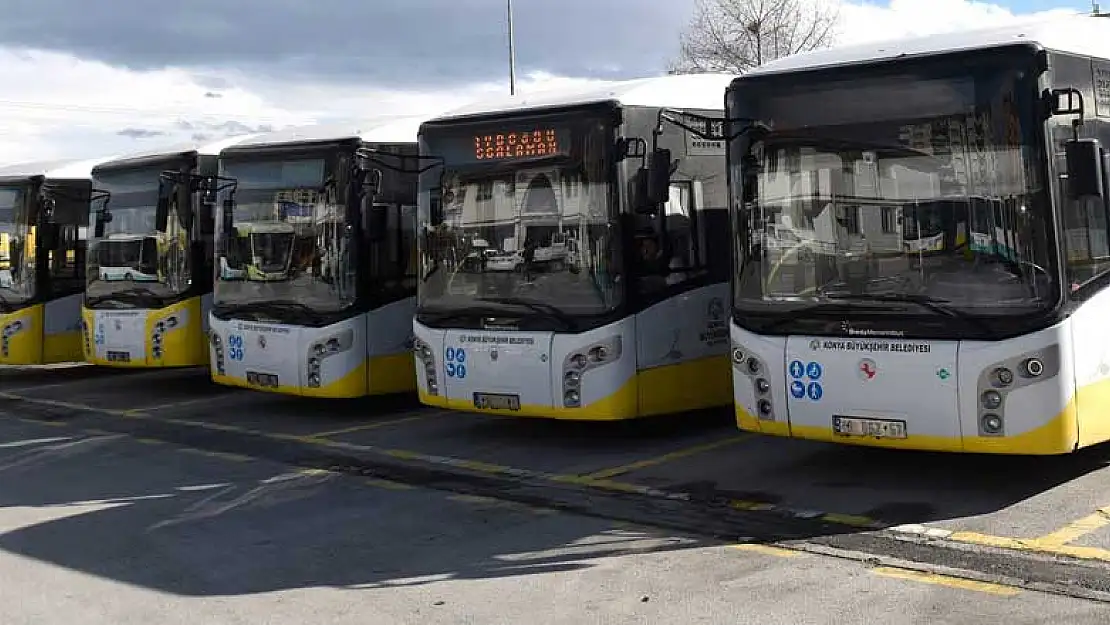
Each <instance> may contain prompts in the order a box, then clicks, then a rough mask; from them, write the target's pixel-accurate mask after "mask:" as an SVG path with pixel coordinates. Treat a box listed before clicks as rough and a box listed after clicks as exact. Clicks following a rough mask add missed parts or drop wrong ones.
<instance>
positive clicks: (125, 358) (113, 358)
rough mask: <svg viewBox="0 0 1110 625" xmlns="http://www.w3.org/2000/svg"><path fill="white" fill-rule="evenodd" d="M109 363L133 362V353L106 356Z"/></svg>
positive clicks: (111, 352) (117, 353)
mask: <svg viewBox="0 0 1110 625" xmlns="http://www.w3.org/2000/svg"><path fill="white" fill-rule="evenodd" d="M105 357H106V358H107V359H108V362H131V352H113V351H109V352H107V354H105Z"/></svg>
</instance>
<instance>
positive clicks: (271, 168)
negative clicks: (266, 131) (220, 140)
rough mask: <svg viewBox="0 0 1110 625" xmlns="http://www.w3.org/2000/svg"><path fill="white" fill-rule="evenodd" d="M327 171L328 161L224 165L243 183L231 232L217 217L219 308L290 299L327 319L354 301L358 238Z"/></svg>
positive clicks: (216, 295)
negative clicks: (354, 235) (326, 181)
mask: <svg viewBox="0 0 1110 625" xmlns="http://www.w3.org/2000/svg"><path fill="white" fill-rule="evenodd" d="M326 168H327V167H326V161H325V160H324V159H322V158H302V159H289V160H281V159H277V160H275V159H267V160H254V159H247V160H239V159H236V160H230V161H225V162H224V173H223V175H224V176H228V177H231V178H234V179H235V180H237V181H238V186H237V190H236V192H235V206H234V208H233V211H232V215H231V219H230V223H231V228H230V230H226V229H225V227H224V224H225V223H227V220H226V217H224V218H222V219H220V220H217V248H216V249H217V253H216V254H217V261H216V277H217V280H216V288H215V293H214V296H213V297H214V301H215V303H216V304H217V305H219V306H223V307H232V308H233V307H235V306H244V305H245V306H252V307H257V306H263V307H264V306H265V305H266V304H267V303H277V302H284V303H288V302H291V301H292V302H297V303H298V304H299V305H303V306H305V307H306V308H307V309H309V310H311V311H314V312H317V313H324V314H328V313H335V312H340V311H342V310H343V309H345V308H347V307H349V306H350V305H352V304H353V303H354V301H355V290H356V277H355V276H356V274H355V265H354V258H355V256H354V254H355V250H354V247H355V240H354V237H353V233H352V232H351V228H349V227H348V225H347V215H346V205H345V202H344V200H343V198H342V197H340V196H341V195H345V194H342V193H341V192H340V191H338V190H337V185H335V184H325V170H326Z"/></svg>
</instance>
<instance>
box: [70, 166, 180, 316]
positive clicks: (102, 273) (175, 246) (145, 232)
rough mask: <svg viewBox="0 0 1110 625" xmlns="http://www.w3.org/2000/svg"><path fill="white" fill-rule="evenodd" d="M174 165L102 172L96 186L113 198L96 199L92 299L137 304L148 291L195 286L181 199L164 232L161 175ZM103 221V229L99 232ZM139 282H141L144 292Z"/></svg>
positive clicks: (165, 292)
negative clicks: (159, 227)
mask: <svg viewBox="0 0 1110 625" xmlns="http://www.w3.org/2000/svg"><path fill="white" fill-rule="evenodd" d="M172 168H173V164H169V165H167V164H160V165H158V166H156V167H151V166H145V167H135V168H127V169H109V170H106V171H103V172H97V173H96V174H95V175H94V177H93V186H94V187H95V188H96V189H97V190H100V191H106V192H107V193H108V195H107V197H105V198H104V199H101V200H98V201H94V202H93V205H92V213H91V216H90V222H91V224H92V227H91V228H90V230H91V233H92V236H90V237H89V239H90V240H89V254H88V261H87V269H86V272H85V279H86V296H87V298H88V301H89V303H90V304H96V303H99V302H108V301H111V302H113V303H116V304H122V305H132V304H135V305H137V304H138V302H139V301H141V300H142V299H143V298H145V297H148V296H151V295H153V296H156V297H167V298H168V297H174V296H177V295H180V294H181V293H183V292H184V291H185V290H187V289H188V288H189V284H190V282H191V273H190V272H191V268H190V263H189V245H190V240H189V233H187V232H185V231H184V229H183V227H182V223H181V218H180V217H179V213H178V211H177V205H176V203H173V202H171V204H170V219H169V220H168V221H167V226H166V232H165V233H158V232H156V231H155V228H156V222H157V219H156V212H157V207H158V193H159V179H160V176H161V174H162V172H163V171H165V170H167V169H172ZM98 222H99V224H102V225H103V231H101V232H98V230H100V228H99V227H98ZM136 287H141V295H140V294H139V290H138V289H137V288H136Z"/></svg>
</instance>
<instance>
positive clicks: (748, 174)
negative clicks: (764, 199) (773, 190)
mask: <svg viewBox="0 0 1110 625" xmlns="http://www.w3.org/2000/svg"><path fill="white" fill-rule="evenodd" d="M758 167H759V161H757V160H756V158H755V157H754V156H752V155H751V154H748V155H746V156H744V157H743V161H742V163H741V165H740V171H741V172H742V173H741V176H740V189H741V194H740V201H741V202H743V203H744V204H748V203H751V202H754V201H755V199H756V197H757V193H756V192H757V190H758V188H759V171H758V169H757V168H758Z"/></svg>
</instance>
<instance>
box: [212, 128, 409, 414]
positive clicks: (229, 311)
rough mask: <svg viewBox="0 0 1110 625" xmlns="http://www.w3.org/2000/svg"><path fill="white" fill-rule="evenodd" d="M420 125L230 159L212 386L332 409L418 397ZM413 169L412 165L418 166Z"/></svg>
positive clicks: (263, 147) (290, 137)
mask: <svg viewBox="0 0 1110 625" xmlns="http://www.w3.org/2000/svg"><path fill="white" fill-rule="evenodd" d="M420 121H421V119H415V118H410V117H379V118H375V119H370V120H367V121H366V122H365V123H364V124H363V125H362V126H361V127H358V128H354V127H352V128H338V127H334V126H312V127H302V128H293V129H287V130H282V131H277V132H273V133H267V134H263V135H260V136H258V137H255V138H254V139H251V140H250V141H246V142H243V143H239V144H237V145H235V146H233V147H230V148H228V149H226V150H224V151H223V152H222V153H221V154H220V172H221V173H220V175H221V176H224V177H226V178H228V179H230V180H234V181H235V184H236V186H235V192H234V196H231V195H230V194H229V195H227V196H225V199H224V200H223V202H222V203H221V205H220V208H219V219H218V223H217V242H216V254H217V260H216V262H217V266H218V267H219V268H220V271H219V273H218V277H217V280H216V287H215V292H214V293H215V294H214V300H213V305H212V311H211V314H210V317H209V326H210V328H211V332H210V358H211V375H212V379H213V381H215V382H216V383H218V384H223V385H228V386H238V387H245V388H252V389H257V390H263V391H269V392H275V393H284V394H290V395H300V396H307V397H320V398H349V397H360V396H367V395H381V394H390V393H401V392H412V390H413V389H414V388H415V384H416V381H415V373H414V371H413V367H412V356H411V354H412V315H413V310H414V308H415V305H416V241H415V230H414V226H415V223H416V218H415V215H416V174H415V173H412V174H408V173H404V171H403V170H405V169H406V168H414V167H415V166H412V167H410V166H409V165H408V164H407V163H408V161H413V162H415V159H416V158H417V146H416V133H417V129H418V128H419V124H420ZM406 159H407V160H406Z"/></svg>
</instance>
